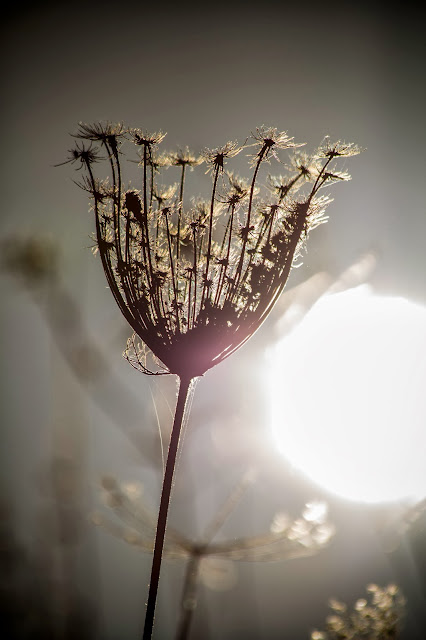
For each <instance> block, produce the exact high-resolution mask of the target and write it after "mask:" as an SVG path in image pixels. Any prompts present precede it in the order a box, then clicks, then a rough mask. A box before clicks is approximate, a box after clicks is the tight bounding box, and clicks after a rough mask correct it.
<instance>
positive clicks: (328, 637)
mask: <svg viewBox="0 0 426 640" xmlns="http://www.w3.org/2000/svg"><path fill="white" fill-rule="evenodd" d="M367 592H368V596H367V598H368V599H366V598H360V599H359V600H357V602H356V603H355V605H354V608H353V611H349V610H348V607H347V605H346V604H344V603H343V602H339V601H338V600H335V599H334V598H332V599H331V600H330V602H329V605H330V608H331V609H332V611H333V613H332V614H331V615H329V616H328V617H327V619H326V631H313V632H312V634H311V640H395V639H396V638H397V637H398V635H399V632H400V629H401V622H402V618H403V615H404V611H405V599H404V596H403V595H402V594H401V592H400V591H399V589H398V587H397V586H396V585H395V584H390V585H388V586H387V587H384V588H381V587H378V586H377V585H376V584H371V585H369V586H368V587H367Z"/></svg>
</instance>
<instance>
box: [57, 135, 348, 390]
mask: <svg viewBox="0 0 426 640" xmlns="http://www.w3.org/2000/svg"><path fill="white" fill-rule="evenodd" d="M76 137H78V138H79V142H78V144H77V146H76V148H75V149H73V150H72V151H71V152H70V153H71V155H70V158H69V160H68V162H76V161H77V162H79V163H80V165H79V166H80V167H83V168H84V169H85V170H86V175H85V177H84V179H83V181H82V182H81V184H80V186H82V187H83V188H84V189H86V190H87V191H88V192H89V193H90V194H91V196H92V199H93V208H94V212H95V219H96V247H97V250H98V251H99V253H100V256H101V260H102V265H103V268H104V271H105V274H106V278H107V281H108V284H109V287H110V289H111V291H112V293H113V295H114V298H115V300H116V302H117V304H118V306H119V307H120V309H121V311H122V313H123V315H124V316H125V318H126V319H127V320H128V322H129V324H130V325H131V326H132V328H133V330H134V332H135V334H136V336H138V337H139V338H140V339H141V341H142V343H143V344H140V342H139V340H138V339H137V338H136V337H134V338H133V339H132V340H130V341H129V345H128V350H127V357H128V359H129V360H130V361H131V363H132V364H134V365H135V366H137V367H138V368H141V369H142V370H143V371H144V372H145V373H152V372H151V371H149V369H148V367H147V364H146V358H145V346H144V345H146V347H148V349H149V350H150V351H151V352H152V353H153V354H154V355H155V357H156V359H157V361H159V362H158V365H159V370H158V371H157V372H156V373H175V374H177V375H179V376H180V377H182V376H185V377H187V378H188V377H195V376H198V375H202V374H204V373H205V372H206V371H207V370H208V369H210V368H211V367H213V366H214V365H215V364H217V363H219V362H221V361H222V360H224V359H225V358H226V357H228V356H229V355H230V354H232V353H233V352H234V351H235V350H236V349H238V348H239V347H240V346H241V345H242V344H243V343H244V342H245V341H246V340H247V339H248V338H249V337H250V336H251V335H252V334H253V333H254V332H255V331H256V330H257V328H258V327H259V326H260V325H261V324H262V322H263V321H264V319H265V318H266V316H267V315H268V313H269V312H270V310H271V309H272V307H273V305H274V303H275V302H276V300H277V298H278V297H279V295H280V293H281V292H282V290H283V288H284V286H285V283H286V281H287V278H288V276H289V273H290V269H291V266H292V264H293V263H294V260H295V259H296V258H297V257H298V255H299V254H300V250H301V247H302V245H303V242H304V241H305V239H306V237H307V235H308V233H309V231H310V230H311V229H313V228H315V227H316V226H318V225H319V224H321V223H323V222H324V221H325V220H326V218H325V215H324V214H325V209H326V207H327V205H328V203H329V202H330V199H329V198H328V197H327V196H323V195H320V194H319V193H318V192H319V191H320V189H321V188H322V187H323V186H324V185H325V184H329V183H332V182H335V181H340V180H347V179H349V176H348V174H346V173H342V172H338V171H337V170H336V168H335V167H334V164H335V161H336V160H338V159H339V158H340V157H342V156H351V155H355V154H356V153H358V151H359V150H358V149H357V147H355V146H354V145H352V144H344V143H340V142H338V143H336V144H330V142H329V141H328V139H326V141H325V142H324V144H323V145H321V147H320V148H319V149H317V151H316V152H315V153H314V154H312V155H311V156H308V155H306V154H303V153H301V152H300V151H299V150H298V149H297V147H300V146H301V145H298V144H296V143H294V142H293V139H292V138H289V137H288V136H287V134H286V133H285V132H281V133H280V132H278V131H277V130H276V129H275V128H264V127H262V128H260V129H257V130H256V132H255V133H254V134H252V137H253V140H254V142H253V144H250V145H247V144H246V145H243V146H239V145H238V144H237V143H236V142H228V143H227V144H225V145H224V146H222V147H220V148H217V149H213V150H211V149H206V150H205V151H204V152H203V154H202V155H201V156H196V155H194V154H192V153H191V152H190V150H189V149H187V148H186V149H184V150H180V151H178V152H174V153H169V154H160V153H159V152H158V146H159V144H160V142H161V141H162V139H163V138H164V134H162V133H161V132H159V133H147V132H145V131H142V130H140V129H128V128H125V127H124V126H123V125H112V124H110V123H106V124H95V125H83V124H82V125H80V127H79V131H78V133H77V136H76ZM128 143H130V144H132V145H133V149H134V148H135V147H136V149H137V151H138V156H139V165H140V167H141V174H142V175H141V184H140V188H130V187H129V186H128V185H127V186H126V183H125V182H124V180H123V175H122V157H123V156H124V147H125V144H128ZM95 145H98V146H95ZM244 148H247V149H250V150H251V151H252V153H251V155H250V166H251V177H250V179H249V180H248V181H245V180H243V179H241V178H239V177H238V176H236V175H234V174H233V173H231V172H229V171H228V170H227V163H228V161H229V160H230V159H231V158H233V157H234V156H236V155H237V154H238V153H240V152H241V151H242V149H244ZM281 149H291V150H292V154H293V155H292V157H291V159H290V164H289V165H288V166H286V169H287V174H286V175H285V176H281V175H280V176H278V177H271V176H269V178H268V180H267V183H266V185H263V187H262V188H259V184H258V183H259V182H260V174H261V169H262V166H263V165H264V164H265V163H269V162H270V161H271V160H272V159H274V160H275V161H277V162H280V163H281V160H280V159H279V157H278V153H277V152H278V150H281ZM253 150H254V151H253ZM100 161H104V162H106V163H107V165H108V166H109V177H108V179H104V178H103V179H99V178H98V177H97V176H95V169H94V165H95V164H97V163H98V162H100ZM202 163H205V165H206V166H207V172H209V173H210V174H211V179H212V188H211V193H210V196H209V198H208V199H207V200H191V202H190V203H189V204H188V203H187V202H186V201H185V202H184V188H185V186H186V177H187V173H188V169H189V170H192V169H193V168H194V167H196V166H198V165H200V164H202ZM281 164H282V163H281ZM168 167H176V168H177V170H178V171H179V172H180V182H178V183H177V184H171V185H170V184H168V185H167V184H165V183H164V181H163V180H164V178H163V175H164V173H165V171H164V170H165V169H166V168H168ZM175 170H176V169H175Z"/></svg>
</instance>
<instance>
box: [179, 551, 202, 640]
mask: <svg viewBox="0 0 426 640" xmlns="http://www.w3.org/2000/svg"><path fill="white" fill-rule="evenodd" d="M200 561H201V555H199V554H196V555H193V556H192V558H191V559H190V560H189V561H188V565H187V567H186V574H185V584H184V587H183V592H182V600H181V605H180V607H181V614H180V620H179V626H178V628H177V632H176V636H175V640H187V638H188V635H189V631H190V627H191V623H192V620H193V617H194V611H195V608H196V605H197V587H198V574H199V568H200Z"/></svg>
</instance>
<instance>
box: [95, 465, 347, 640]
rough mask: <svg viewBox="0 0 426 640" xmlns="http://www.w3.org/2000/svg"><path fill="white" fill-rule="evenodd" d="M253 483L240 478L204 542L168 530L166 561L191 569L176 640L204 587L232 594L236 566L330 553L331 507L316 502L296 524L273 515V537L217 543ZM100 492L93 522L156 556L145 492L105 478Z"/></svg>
mask: <svg viewBox="0 0 426 640" xmlns="http://www.w3.org/2000/svg"><path fill="white" fill-rule="evenodd" d="M254 480H255V474H254V473H253V472H252V471H249V472H247V473H246V474H245V475H244V476H243V477H242V479H241V481H240V482H239V483H238V484H237V485H236V487H234V489H233V490H232V491H231V492H230V494H229V495H228V497H227V499H226V500H225V502H224V503H223V505H222V506H221V508H220V509H219V510H218V512H217V513H216V514H215V515H214V517H213V519H212V520H211V522H209V524H208V526H207V527H206V528H205V530H204V532H203V536H202V538H201V539H199V540H191V539H189V538H188V537H187V536H185V535H183V534H182V533H181V532H179V531H177V530H176V529H174V528H172V527H168V529H167V538H166V541H165V545H164V550H163V555H164V557H165V558H167V559H169V560H171V561H176V560H183V561H186V563H187V564H186V575H185V580H184V585H183V590H182V596H181V601H180V621H179V624H178V628H177V632H176V635H175V638H176V640H183V639H184V638H187V637H188V636H189V630H190V626H191V623H192V618H193V614H194V610H195V606H196V603H197V599H198V586H199V585H200V584H201V583H202V584H204V586H206V587H208V588H211V589H214V590H218V591H222V590H226V589H229V588H231V587H232V586H233V585H234V584H235V577H236V569H235V566H234V564H235V563H236V562H239V561H243V562H282V561H288V560H294V559H297V558H305V557H308V556H312V555H314V554H316V553H319V552H320V551H321V550H322V549H324V548H326V547H327V545H328V544H329V542H330V540H331V539H332V537H333V535H334V532H335V529H334V526H333V524H332V523H331V522H330V521H329V519H328V508H327V505H326V504H325V503H324V502H318V501H314V502H309V503H307V504H306V505H305V508H304V509H303V512H302V514H301V516H299V517H298V518H296V519H293V518H292V517H290V516H289V515H287V514H285V513H282V512H279V513H277V514H275V516H274V518H273V520H272V522H271V525H270V528H269V531H267V532H264V533H262V534H260V535H254V536H244V537H240V538H234V539H232V540H224V541H218V542H215V541H214V539H215V537H216V536H217V534H218V532H219V531H220V529H221V528H222V527H223V525H224V523H225V521H226V520H227V519H228V518H229V517H230V516H232V514H233V512H234V509H235V507H236V505H237V503H238V502H239V501H240V500H241V498H242V496H243V494H244V493H245V491H246V490H247V488H248V487H249V486H250V485H251V484H252V483H253V482H254ZM101 487H102V498H103V501H104V503H105V505H106V507H107V508H108V511H107V512H99V511H96V512H94V513H93V514H92V518H91V519H92V522H93V523H94V524H96V525H99V526H101V527H103V528H104V529H105V530H106V531H108V532H109V533H110V534H112V535H113V536H115V537H117V538H119V539H121V540H124V541H125V542H127V543H128V544H131V545H133V546H134V547H135V548H137V549H139V550H141V551H145V552H148V553H149V552H152V549H153V543H154V536H155V516H154V514H153V513H152V511H151V509H150V508H149V507H148V506H147V504H146V502H145V499H144V496H143V487H142V486H141V485H140V484H138V483H132V482H131V483H121V482H118V481H117V480H116V478H114V477H113V476H104V477H103V478H102V482H101Z"/></svg>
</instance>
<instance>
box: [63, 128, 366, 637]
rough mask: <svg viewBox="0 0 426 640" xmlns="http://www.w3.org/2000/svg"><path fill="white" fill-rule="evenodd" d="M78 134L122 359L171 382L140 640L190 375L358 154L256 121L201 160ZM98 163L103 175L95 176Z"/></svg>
mask: <svg viewBox="0 0 426 640" xmlns="http://www.w3.org/2000/svg"><path fill="white" fill-rule="evenodd" d="M76 138H77V139H78V142H77V144H76V146H75V147H74V148H73V149H72V150H71V151H70V156H69V158H68V160H66V162H72V163H77V166H78V168H79V169H83V170H84V177H83V179H82V180H81V182H80V186H81V187H82V188H83V189H85V190H86V191H87V192H88V193H89V194H90V196H91V200H92V204H93V209H94V214H95V225H96V235H95V243H96V250H97V251H98V252H99V254H100V258H101V262H102V266H103V269H104V272H105V276H106V278H107V282H108V285H109V288H110V289H111V292H112V294H113V296H114V298H115V301H116V303H117V305H118V306H119V308H120V310H121V312H122V314H123V315H124V317H125V318H126V320H127V321H128V322H129V324H130V325H131V327H132V328H133V331H134V336H133V338H132V339H130V340H129V343H128V347H127V350H126V357H127V359H128V360H129V361H130V362H131V364H133V366H135V367H136V368H138V369H140V370H142V371H143V372H144V373H147V374H151V375H164V374H168V373H169V374H170V373H171V374H175V375H177V376H178V378H179V380H180V385H179V393H178V398H177V404H176V411H175V417H174V424H173V429H172V434H171V439H170V445H169V451H168V456H167V462H166V468H165V473H164V480H163V490H162V495H161V502H160V509H159V515H158V523H157V529H156V539H155V546H154V555H153V564H152V572H151V582H150V587H149V595H148V604H147V612H146V619H145V628H144V633H143V638H144V640H148V639H149V638H151V635H152V628H153V622H154V613H155V603H156V597H157V590H158V582H159V576H160V567H161V559H162V552H163V545H164V536H165V531H166V523H167V513H168V506H169V501H170V492H171V487H172V482H173V474H174V467H175V461H176V454H177V451H178V445H179V436H180V432H181V429H182V424H183V421H184V419H185V416H186V413H187V405H188V394H189V392H190V390H191V388H192V385H193V381H194V379H195V378H197V377H199V376H202V375H203V374H204V373H206V372H207V371H208V370H209V369H211V368H212V367H213V366H215V365H216V364H218V363H220V362H222V361H223V360H225V359H226V358H227V357H228V356H230V355H231V354H232V353H234V352H235V351H236V350H237V349H238V348H239V347H240V346H242V345H243V344H244V343H245V342H246V341H247V340H248V339H249V338H250V337H251V336H252V335H253V333H254V332H255V331H256V330H257V329H258V328H259V327H260V325H261V324H262V323H263V321H264V320H265V318H266V317H267V315H268V314H269V312H270V311H271V309H272V307H273V306H274V304H275V302H276V301H277V299H278V297H279V295H280V294H281V292H282V290H283V289H284V286H285V284H286V281H287V279H288V276H289V273H290V269H291V266H292V264H294V261H295V259H296V258H297V257H299V256H300V254H301V251H302V248H303V244H304V242H305V240H306V238H307V236H308V233H309V231H311V230H312V229H313V228H315V227H316V226H318V225H319V224H321V223H323V222H325V220H326V217H325V210H326V207H327V205H328V204H329V202H330V199H329V198H328V196H326V195H321V194H320V193H319V192H320V190H322V189H323V187H324V186H327V185H328V184H330V183H333V182H337V181H344V180H347V179H349V176H348V174H346V173H343V172H341V171H338V170H337V169H336V167H335V166H334V165H335V163H336V161H338V160H339V159H340V158H341V157H346V156H352V155H355V154H356V153H358V151H359V150H358V148H357V147H355V146H354V145H352V144H346V143H342V142H337V143H335V144H331V143H330V141H329V140H328V139H325V141H324V142H323V144H322V145H321V146H320V148H319V149H317V150H316V151H315V152H314V153H313V154H312V155H310V156H309V155H307V154H304V153H301V152H300V151H299V149H298V147H300V146H301V145H299V144H296V143H295V142H294V141H293V139H292V138H290V137H289V136H288V135H287V133H286V132H279V131H278V130H277V129H275V128H266V127H261V128H258V129H256V131H255V133H253V134H252V138H253V142H252V144H250V145H245V146H243V147H242V146H239V145H238V143H237V142H227V143H226V144H225V145H223V146H222V147H219V148H217V149H206V150H205V151H204V152H203V154H202V155H200V156H197V155H195V154H192V153H191V151H190V150H189V149H185V150H179V151H178V152H175V153H170V154H163V155H161V154H159V153H158V151H157V149H158V146H159V144H160V143H161V141H162V140H163V138H164V134H163V133H161V132H157V133H148V132H147V131H144V130H141V129H129V128H127V127H124V126H123V125H121V124H114V125H113V124H110V123H99V124H94V125H86V124H81V125H80V127H79V130H78V133H77V134H76ZM128 144H130V146H131V147H132V148H133V149H134V150H136V151H137V153H138V164H139V165H140V170H141V171H140V174H141V175H140V178H139V179H138V185H137V186H136V187H130V185H128V184H126V182H125V181H124V178H123V158H124V157H125V147H126V145H128ZM244 148H245V149H247V150H249V152H250V156H249V157H250V167H251V176H250V178H249V179H248V180H247V181H245V180H243V179H241V178H239V177H238V176H235V175H234V174H233V173H230V172H229V171H228V169H227V164H228V162H229V161H230V160H231V159H232V158H234V157H235V156H237V155H238V154H239V153H241V151H242V150H243V149H244ZM284 149H290V150H291V154H292V155H291V157H290V160H289V165H288V166H287V167H286V169H287V173H286V175H285V176H282V175H279V176H277V177H273V176H269V178H268V182H267V184H266V185H263V186H262V176H263V174H264V166H265V165H267V164H269V163H270V162H271V161H276V162H278V163H279V166H281V167H283V164H282V161H281V159H280V158H279V155H278V152H279V151H280V150H284ZM135 155H136V154H135ZM129 159H132V158H129ZM101 162H102V163H103V164H106V166H107V167H108V174H109V175H108V177H106V176H105V174H103V175H102V177H98V175H97V171H96V165H98V164H99V163H101ZM202 163H204V164H205V166H206V168H207V172H209V173H210V174H211V180H212V188H211V192H210V194H209V197H208V198H207V199H206V200H205V201H203V200H199V201H196V200H193V201H191V203H190V204H189V206H188V198H187V197H186V198H185V195H186V193H187V189H186V177H187V173H188V169H190V170H191V169H193V168H194V167H196V166H197V165H200V164H202ZM165 167H170V171H172V170H174V171H175V172H179V175H177V179H178V182H177V183H176V185H174V184H169V185H165V184H164V182H163V181H162V179H163V178H162V170H163V169H164V168H165ZM173 167H174V169H172V168H173ZM184 198H185V201H184ZM149 358H150V359H151V360H152V361H153V365H154V370H151V368H150V365H149Z"/></svg>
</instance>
